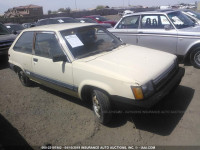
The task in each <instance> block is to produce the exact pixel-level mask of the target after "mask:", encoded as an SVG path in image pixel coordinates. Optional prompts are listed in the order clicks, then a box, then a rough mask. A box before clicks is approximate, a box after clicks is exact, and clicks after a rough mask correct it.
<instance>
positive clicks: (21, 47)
mask: <svg viewBox="0 0 200 150" xmlns="http://www.w3.org/2000/svg"><path fill="white" fill-rule="evenodd" d="M33 36H34V32H24V33H23V34H22V35H21V36H20V38H19V39H18V41H17V42H16V44H15V46H14V47H13V49H14V50H15V51H19V52H23V53H28V54H32V48H33Z"/></svg>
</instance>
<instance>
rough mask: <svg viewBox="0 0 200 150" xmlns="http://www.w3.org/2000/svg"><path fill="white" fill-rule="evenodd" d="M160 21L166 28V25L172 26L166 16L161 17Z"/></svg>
mask: <svg viewBox="0 0 200 150" xmlns="http://www.w3.org/2000/svg"><path fill="white" fill-rule="evenodd" d="M160 20H161V24H162V25H163V26H165V25H170V22H169V20H168V19H167V17H165V16H160Z"/></svg>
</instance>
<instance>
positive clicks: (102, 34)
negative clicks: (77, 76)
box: [61, 26, 122, 59]
mask: <svg viewBox="0 0 200 150" xmlns="http://www.w3.org/2000/svg"><path fill="white" fill-rule="evenodd" d="M61 35H62V37H63V39H64V40H65V42H66V44H67V46H68V48H69V50H70V52H71V54H72V55H73V56H74V58H75V59H77V58H83V57H87V56H91V55H95V54H99V53H102V52H104V51H110V50H113V49H115V48H117V47H118V46H119V45H121V44H122V42H121V41H120V40H118V39H117V38H116V37H115V36H113V35H112V34H111V33H109V32H108V31H107V30H105V29H104V28H102V27H101V26H89V27H80V28H75V29H70V30H64V31H61Z"/></svg>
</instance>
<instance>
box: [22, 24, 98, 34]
mask: <svg viewBox="0 0 200 150" xmlns="http://www.w3.org/2000/svg"><path fill="white" fill-rule="evenodd" d="M94 25H98V24H95V23H94V24H93V23H62V24H50V25H43V26H36V27H32V28H28V29H25V30H24V31H54V32H57V31H62V30H68V29H73V28H79V27H86V26H94Z"/></svg>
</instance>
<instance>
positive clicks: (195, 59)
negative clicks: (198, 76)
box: [190, 47, 200, 69]
mask: <svg viewBox="0 0 200 150" xmlns="http://www.w3.org/2000/svg"><path fill="white" fill-rule="evenodd" d="M190 62H191V64H192V65H193V66H194V67H195V68H198V69H200V47H198V48H196V49H194V50H193V51H192V52H191V54H190Z"/></svg>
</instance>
